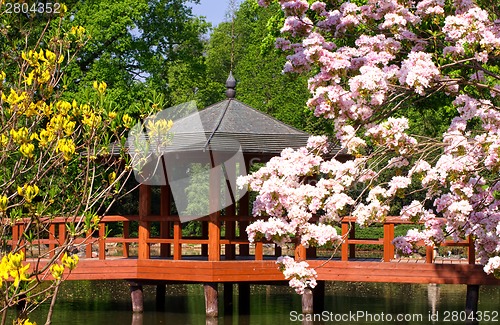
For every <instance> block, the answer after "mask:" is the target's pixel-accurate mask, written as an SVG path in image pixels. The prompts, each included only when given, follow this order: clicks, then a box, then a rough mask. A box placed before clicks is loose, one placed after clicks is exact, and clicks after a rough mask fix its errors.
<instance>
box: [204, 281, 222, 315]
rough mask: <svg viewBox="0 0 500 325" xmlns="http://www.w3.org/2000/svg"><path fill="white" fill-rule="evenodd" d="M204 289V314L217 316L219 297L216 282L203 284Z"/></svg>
mask: <svg viewBox="0 0 500 325" xmlns="http://www.w3.org/2000/svg"><path fill="white" fill-rule="evenodd" d="M203 289H204V291H205V315H206V316H207V317H218V316H219V299H218V292H217V283H216V282H210V283H205V284H203Z"/></svg>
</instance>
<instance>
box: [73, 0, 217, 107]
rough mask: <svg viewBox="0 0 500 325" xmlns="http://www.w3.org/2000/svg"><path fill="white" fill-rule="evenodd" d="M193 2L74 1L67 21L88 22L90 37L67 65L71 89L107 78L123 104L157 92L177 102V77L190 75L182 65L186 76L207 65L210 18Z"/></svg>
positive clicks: (193, 76)
mask: <svg viewBox="0 0 500 325" xmlns="http://www.w3.org/2000/svg"><path fill="white" fill-rule="evenodd" d="M191 2H192V3H197V2H198V0H193V1H190V0H139V1H130V0H119V1H111V0H98V1H97V0H91V1H77V2H76V3H74V5H73V6H72V7H70V13H71V15H72V17H73V19H72V21H71V22H67V24H70V23H71V24H78V25H81V26H85V27H86V29H87V31H88V33H89V34H90V35H91V36H92V37H91V39H90V40H89V41H88V42H87V44H86V45H85V47H84V48H83V49H82V52H81V55H80V57H79V59H78V60H77V61H76V62H75V63H74V64H73V65H71V66H70V67H68V68H67V70H66V75H67V79H65V80H67V81H68V83H69V82H71V84H68V85H66V86H67V87H68V90H70V91H71V92H74V93H78V94H79V96H81V95H82V87H81V84H88V82H89V81H93V80H105V81H106V82H107V84H108V92H109V96H110V97H111V98H114V99H115V100H116V101H117V103H118V104H120V105H122V106H123V107H124V109H126V108H127V106H129V105H130V103H133V102H134V101H136V100H137V98H144V97H145V96H150V95H151V94H152V93H153V92H156V93H162V94H163V95H164V96H165V101H164V102H165V105H173V104H174V103H175V102H177V101H178V100H179V99H178V98H177V97H176V96H177V94H176V92H177V91H178V90H180V91H181V92H186V89H185V85H184V84H182V83H181V82H179V81H178V80H177V79H179V78H186V77H185V76H184V75H183V71H189V75H188V77H187V78H186V79H188V80H191V79H196V78H199V76H200V75H202V74H203V71H204V66H203V57H202V54H203V42H204V41H203V35H204V34H205V33H206V32H207V30H208V28H209V24H208V23H206V22H205V21H203V20H201V19H200V18H196V17H194V16H193V14H192V11H191V7H190V6H189V3H191ZM182 87H184V88H182ZM194 91H195V89H192V90H191V93H194Z"/></svg>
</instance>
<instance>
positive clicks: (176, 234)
mask: <svg viewBox="0 0 500 325" xmlns="http://www.w3.org/2000/svg"><path fill="white" fill-rule="evenodd" d="M251 219H252V218H251V217H242V216H220V217H219V219H218V220H219V222H218V227H219V228H222V225H224V230H225V235H224V236H220V237H219V238H215V239H216V240H214V238H210V237H209V236H208V231H207V228H208V223H209V222H210V221H209V218H208V217H205V218H201V219H198V220H199V221H201V222H202V235H201V236H198V237H186V236H182V225H181V222H180V219H179V217H178V216H167V217H164V216H163V217H162V216H147V217H142V218H140V217H139V216H136V215H134V216H105V217H103V218H102V219H101V221H100V223H99V229H98V230H97V231H95V232H93V233H88V234H87V236H86V237H81V238H76V239H75V240H74V241H73V245H74V246H75V247H84V249H83V250H80V252H82V251H83V252H84V256H85V257H86V258H96V259H101V260H104V259H106V258H107V257H108V258H109V255H108V254H107V247H109V246H108V244H113V243H114V244H117V245H118V244H120V245H121V249H122V254H121V256H122V257H124V258H129V257H132V254H131V245H134V246H135V247H136V248H137V258H139V259H150V258H152V254H151V246H152V245H155V244H159V255H158V256H157V257H159V258H171V259H173V260H181V259H185V258H186V257H187V256H186V254H183V248H184V249H185V248H186V245H191V246H196V247H197V249H198V250H199V254H198V255H200V256H208V252H209V251H210V246H212V247H211V249H212V252H216V254H218V256H219V258H220V256H221V251H222V245H224V246H225V247H224V258H225V259H226V260H234V259H236V258H237V256H239V257H242V256H245V257H247V258H248V257H250V258H253V259H255V260H263V259H264V257H265V252H264V245H266V246H269V247H270V250H269V251H271V252H272V253H269V251H268V255H271V256H280V255H281V253H282V250H281V248H280V247H277V246H275V245H274V244H271V243H264V242H257V243H254V244H250V243H249V241H248V239H247V236H246V231H245V228H246V225H247V224H248V223H249V222H250V221H251ZM67 221H68V219H65V218H53V219H51V220H48V219H46V220H45V222H46V223H47V235H46V236H45V237H46V238H43V239H39V240H36V241H34V242H32V243H30V244H31V245H45V246H46V247H47V248H48V251H47V256H50V257H52V256H54V254H55V252H56V251H57V249H58V247H59V246H61V245H62V244H63V243H64V241H65V239H66V238H67V237H68V232H67V229H66V222H67ZM133 222H136V223H138V224H139V226H138V227H139V230H138V235H137V236H135V237H132V236H131V233H130V229H131V224H132V223H133ZM354 222H355V219H354V218H344V219H343V221H342V224H341V232H342V235H343V237H344V238H345V241H344V243H343V244H342V246H341V249H340V260H342V261H348V260H349V259H353V258H355V257H356V246H357V245H366V244H369V245H381V247H382V252H383V255H382V259H381V260H382V261H383V262H390V261H391V260H393V259H394V254H395V251H394V245H393V244H392V241H393V239H394V230H395V226H397V225H400V224H409V223H410V222H407V221H404V220H402V219H401V218H398V217H388V218H387V219H386V221H385V222H384V223H383V225H382V227H383V237H381V238H358V237H356V231H355V229H356V228H355V227H354ZM113 223H114V224H116V223H121V227H122V230H123V231H122V234H121V235H118V236H106V229H107V226H110V225H112V224H113ZM153 223H158V224H159V236H157V237H153V236H152V235H151V226H152V224H153ZM140 227H142V228H143V229H142V231H141V229H140ZM24 229H25V223H23V222H17V223H16V224H15V225H13V226H12V239H11V240H9V243H8V244H9V245H11V246H17V245H21V246H23V247H24V248H23V249H24V250H26V246H25V245H24V244H26V239H25V238H24V237H23V232H24ZM238 231H239V234H237V233H238ZM236 245H238V248H239V250H237V249H236V247H237V246H236ZM419 245H421V246H423V247H426V248H425V249H426V254H425V261H426V263H433V261H434V247H431V246H425V244H424V243H423V242H422V243H419ZM441 245H442V246H454V247H465V248H466V249H467V253H468V263H469V264H475V252H474V243H473V241H472V240H471V239H469V240H464V241H459V242H452V241H446V242H444V243H442V244H441ZM250 246H252V248H253V249H252V250H250V249H249V247H250ZM298 246H299V247H292V248H291V251H295V252H296V253H297V254H298V255H300V256H301V257H302V258H303V257H304V256H307V258H308V259H311V258H316V253H317V252H316V250H315V249H308V250H307V252H306V250H305V249H303V248H302V247H300V245H298ZM93 248H94V251H93ZM95 248H97V251H95V250H96V249H95ZM251 253H252V254H251ZM134 257H135V256H134Z"/></svg>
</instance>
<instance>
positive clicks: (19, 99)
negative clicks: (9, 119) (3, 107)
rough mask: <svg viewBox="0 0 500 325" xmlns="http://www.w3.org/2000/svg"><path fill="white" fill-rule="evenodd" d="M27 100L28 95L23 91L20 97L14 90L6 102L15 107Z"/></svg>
mask: <svg viewBox="0 0 500 325" xmlns="http://www.w3.org/2000/svg"><path fill="white" fill-rule="evenodd" d="M26 98H28V94H27V93H26V92H24V91H23V92H21V94H19V95H18V94H17V92H16V91H15V90H14V89H11V90H10V94H9V96H8V97H7V98H6V99H5V101H6V102H7V103H9V104H10V105H11V106H13V105H16V104H18V103H20V102H22V101H24V100H25V99H26Z"/></svg>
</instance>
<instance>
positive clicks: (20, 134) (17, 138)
mask: <svg viewBox="0 0 500 325" xmlns="http://www.w3.org/2000/svg"><path fill="white" fill-rule="evenodd" d="M28 135H29V132H28V129H27V128H26V127H22V128H20V129H19V130H18V131H16V130H14V129H11V130H10V136H11V137H12V139H13V140H14V142H15V143H17V144H22V143H26V142H28V140H29V136H28Z"/></svg>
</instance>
